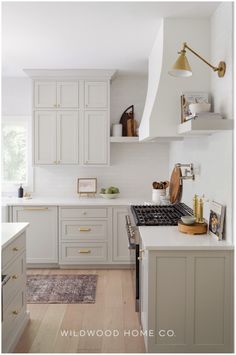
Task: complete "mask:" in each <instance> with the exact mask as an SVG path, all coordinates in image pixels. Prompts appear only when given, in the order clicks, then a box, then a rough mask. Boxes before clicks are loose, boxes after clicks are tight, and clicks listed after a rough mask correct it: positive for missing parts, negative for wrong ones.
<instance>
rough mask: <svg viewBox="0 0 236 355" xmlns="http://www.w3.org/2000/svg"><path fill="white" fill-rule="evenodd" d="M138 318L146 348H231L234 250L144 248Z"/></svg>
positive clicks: (228, 350) (163, 349) (174, 349)
mask: <svg viewBox="0 0 236 355" xmlns="http://www.w3.org/2000/svg"><path fill="white" fill-rule="evenodd" d="M142 298H143V299H142ZM141 320H142V326H143V330H144V331H145V330H146V331H147V330H153V333H154V336H150V337H147V336H145V344H146V350H147V352H168V353H171V352H183V353H184V352H189V353H191V352H195V353H198V352H201V353H202V352H205V353H208V352H222V353H224V352H225V353H226V352H232V351H233V252H232V251H225V250H221V251H215V250H212V251H186V250H185V251H180V250H178V251H177V250H176V251H152V250H144V251H143V252H142V260H141Z"/></svg>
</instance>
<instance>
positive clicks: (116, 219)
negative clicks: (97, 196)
mask: <svg viewBox="0 0 236 355" xmlns="http://www.w3.org/2000/svg"><path fill="white" fill-rule="evenodd" d="M128 214H129V209H128V208H127V207H116V208H113V243H112V260H113V261H114V262H118V263H125V264H127V263H128V264H131V263H134V257H135V255H134V251H130V250H129V249H128V239H127V231H126V223H125V216H126V215H128Z"/></svg>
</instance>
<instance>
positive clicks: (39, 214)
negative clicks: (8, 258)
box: [13, 206, 58, 264]
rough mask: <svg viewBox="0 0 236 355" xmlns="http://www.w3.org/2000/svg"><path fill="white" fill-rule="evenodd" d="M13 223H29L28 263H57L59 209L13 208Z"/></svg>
mask: <svg viewBox="0 0 236 355" xmlns="http://www.w3.org/2000/svg"><path fill="white" fill-rule="evenodd" d="M13 222H28V223H29V227H28V228H27V232H26V259H27V263H37V264H39V263H42V264H43V263H57V262H58V236H57V207H51V206H28V207H13Z"/></svg>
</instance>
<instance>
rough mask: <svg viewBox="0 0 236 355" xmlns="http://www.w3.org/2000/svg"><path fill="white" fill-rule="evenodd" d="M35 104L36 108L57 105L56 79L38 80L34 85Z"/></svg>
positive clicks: (54, 106)
mask: <svg viewBox="0 0 236 355" xmlns="http://www.w3.org/2000/svg"><path fill="white" fill-rule="evenodd" d="M34 106H35V107H36V108H56V107H57V83H56V81H36V82H35V86H34Z"/></svg>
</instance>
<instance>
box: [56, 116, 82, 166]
mask: <svg viewBox="0 0 236 355" xmlns="http://www.w3.org/2000/svg"><path fill="white" fill-rule="evenodd" d="M78 135H79V114H78V112H76V111H60V112H58V113H57V162H58V164H78V163H79V147H78V146H79V141H78Z"/></svg>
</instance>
